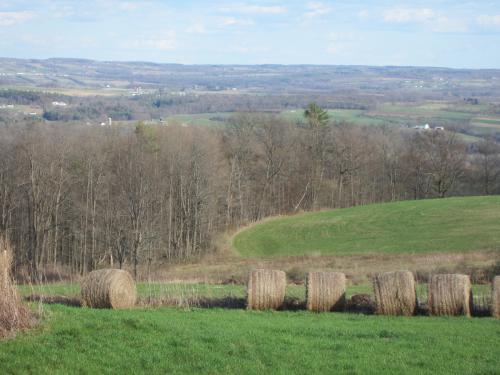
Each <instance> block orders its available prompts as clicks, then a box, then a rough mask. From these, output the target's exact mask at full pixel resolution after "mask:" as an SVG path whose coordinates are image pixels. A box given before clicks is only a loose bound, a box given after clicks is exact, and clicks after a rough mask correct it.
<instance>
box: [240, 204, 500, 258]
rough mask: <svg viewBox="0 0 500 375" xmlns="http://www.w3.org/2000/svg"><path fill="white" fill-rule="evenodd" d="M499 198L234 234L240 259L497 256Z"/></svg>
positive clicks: (333, 215)
mask: <svg viewBox="0 0 500 375" xmlns="http://www.w3.org/2000/svg"><path fill="white" fill-rule="evenodd" d="M499 222H500V197H499V196H488V197H467V198H447V199H429V200H419V201H404V202H395V203H384V204H373V205H367V206H358V207H353V208H346V209H337V210H328V211H321V212H312V213H306V214H300V215H295V216H288V217H277V218H272V219H267V220H264V221H263V222H261V223H257V224H254V225H251V226H250V227H248V228H246V229H243V230H241V231H240V232H239V233H237V234H236V235H235V236H234V238H233V241H232V245H233V248H234V250H235V251H236V252H237V253H238V254H240V255H242V256H244V257H261V256H280V255H307V254H317V255H352V254H359V253H367V254H370V253H383V254H401V253H408V254H420V253H426V252H428V253H437V252H468V251H479V250H494V251H499V250H500V231H499V230H498V229H499Z"/></svg>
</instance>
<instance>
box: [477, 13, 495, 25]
mask: <svg viewBox="0 0 500 375" xmlns="http://www.w3.org/2000/svg"><path fill="white" fill-rule="evenodd" d="M477 22H478V23H479V24H480V25H483V26H500V14H494V15H491V16H487V15H481V16H479V17H477Z"/></svg>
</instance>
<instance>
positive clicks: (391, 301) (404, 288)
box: [373, 271, 417, 316]
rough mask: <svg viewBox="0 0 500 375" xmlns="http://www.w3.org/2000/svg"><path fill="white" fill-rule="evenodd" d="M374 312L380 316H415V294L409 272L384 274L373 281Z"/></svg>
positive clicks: (411, 276)
mask: <svg viewBox="0 0 500 375" xmlns="http://www.w3.org/2000/svg"><path fill="white" fill-rule="evenodd" d="M373 290H374V294H375V301H376V312H377V314H380V315H405V316H411V315H414V314H415V310H416V308H417V294H416V290H415V277H414V276H413V274H412V273H411V272H410V271H395V272H386V273H382V274H380V275H377V276H376V277H375V278H374V279H373Z"/></svg>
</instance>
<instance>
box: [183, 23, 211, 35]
mask: <svg viewBox="0 0 500 375" xmlns="http://www.w3.org/2000/svg"><path fill="white" fill-rule="evenodd" d="M186 32H187V33H189V34H207V33H208V30H207V29H206V28H205V25H204V24H203V23H201V22H197V23H193V24H191V25H190V26H188V28H187V29H186Z"/></svg>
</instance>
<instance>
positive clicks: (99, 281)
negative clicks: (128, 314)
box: [82, 269, 137, 309]
mask: <svg viewBox="0 0 500 375" xmlns="http://www.w3.org/2000/svg"><path fill="white" fill-rule="evenodd" d="M136 299H137V291H136V287H135V282H134V279H133V278H132V276H131V275H130V273H128V272H127V271H124V270H117V269H104V270H97V271H92V272H90V273H89V274H88V275H87V276H86V277H85V279H84V280H83V282H82V302H83V304H84V305H85V306H88V307H94V308H111V309H125V308H130V307H133V306H134V305H135V302H136Z"/></svg>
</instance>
